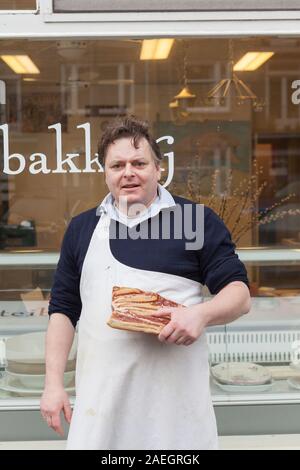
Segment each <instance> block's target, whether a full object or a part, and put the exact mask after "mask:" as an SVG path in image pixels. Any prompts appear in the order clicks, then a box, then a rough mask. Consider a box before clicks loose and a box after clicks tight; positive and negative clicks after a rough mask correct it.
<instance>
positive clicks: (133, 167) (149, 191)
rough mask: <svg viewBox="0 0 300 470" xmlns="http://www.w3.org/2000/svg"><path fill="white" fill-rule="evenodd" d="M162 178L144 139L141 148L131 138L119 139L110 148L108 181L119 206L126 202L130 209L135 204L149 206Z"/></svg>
mask: <svg viewBox="0 0 300 470" xmlns="http://www.w3.org/2000/svg"><path fill="white" fill-rule="evenodd" d="M160 175H161V172H160V168H159V166H157V165H156V163H155V161H154V158H153V154H152V150H151V147H150V145H149V143H148V142H147V140H146V139H145V138H141V139H140V140H139V142H138V148H135V147H134V145H133V140H132V138H131V137H125V138H122V139H118V140H116V141H115V142H113V143H112V144H110V145H109V146H108V149H107V153H106V159H105V176H106V179H105V180H106V184H107V186H108V189H109V190H110V192H111V193H112V195H113V196H114V198H115V199H116V201H117V203H120V202H122V200H123V201H124V198H126V203H127V205H128V206H130V205H132V204H136V203H139V204H143V205H145V206H148V205H149V204H150V203H151V201H152V200H153V199H154V198H155V195H156V192H157V183H158V181H159V179H160ZM120 198H121V199H120Z"/></svg>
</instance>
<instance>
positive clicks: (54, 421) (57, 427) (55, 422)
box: [50, 414, 64, 436]
mask: <svg viewBox="0 0 300 470" xmlns="http://www.w3.org/2000/svg"><path fill="white" fill-rule="evenodd" d="M50 426H51V428H52V429H54V431H55V432H57V433H58V434H60V435H61V436H63V435H64V430H63V428H62V425H61V420H60V415H59V414H56V415H53V416H52V418H51V424H50Z"/></svg>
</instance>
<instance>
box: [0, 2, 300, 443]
mask: <svg viewBox="0 0 300 470" xmlns="http://www.w3.org/2000/svg"><path fill="white" fill-rule="evenodd" d="M4 3H5V2H4ZM6 3H7V2H6ZM14 3H15V5H16V7H17V6H18V4H21V2H18V1H16V2H14ZM27 3H28V4H29V3H32V2H29V1H28V2H27ZM100 29H101V28H100ZM71 36H72V35H71ZM188 36H189V37H186V38H183V37H182V38H180V40H179V39H178V38H175V39H174V41H173V43H172V44H173V46H172V49H171V53H170V54H169V56H168V57H166V58H165V59H164V60H149V61H144V60H141V59H140V52H141V47H142V46H143V43H144V40H143V39H138V40H131V39H128V38H121V37H120V38H108V37H107V38H105V39H101V38H97V37H85V36H84V34H83V39H82V40H80V41H78V38H77V40H75V39H76V38H73V39H74V40H66V41H65V40H62V39H58V38H55V37H54V36H53V37H51V38H50V37H44V38H43V40H39V39H38V38H35V39H34V40H31V39H30V38H28V40H26V41H23V40H22V39H18V38H14V37H11V38H9V39H3V40H1V50H2V51H3V54H4V55H3V56H1V57H4V58H5V57H6V56H11V57H12V58H13V59H14V58H15V57H18V56H19V54H20V50H22V51H23V52H22V54H24V56H25V57H27V58H30V60H31V61H32V64H31V66H32V65H34V66H35V67H34V70H35V72H34V73H33V72H30V70H32V69H27V73H25V72H24V73H21V72H20V73H19V72H16V71H15V70H14V69H13V68H12V67H11V66H10V65H9V64H11V62H9V61H6V62H5V60H4V59H3V58H1V57H0V167H1V168H0V170H1V175H0V375H1V377H0V412H1V426H0V441H1V440H9V439H12V440H15V439H17V438H20V439H22V438H24V439H30V438H33V439H34V438H35V437H34V436H38V437H39V438H49V439H53V438H57V436H56V435H55V434H54V433H53V432H52V431H50V430H48V429H47V427H46V426H45V424H44V422H43V421H42V420H41V417H40V414H39V399H40V395H41V393H42V382H43V379H44V369H43V365H44V364H43V363H44V360H43V353H42V351H41V348H42V344H43V341H42V339H43V335H44V334H45V331H46V328H47V323H48V315H47V305H48V300H49V294H50V289H51V285H52V280H53V274H54V270H55V267H56V264H57V261H58V256H59V254H58V252H59V249H60V246H61V241H62V237H63V234H64V232H65V230H66V226H67V224H68V223H69V221H70V219H71V218H72V217H73V216H76V215H77V214H79V213H81V212H83V211H85V210H87V209H90V208H92V207H96V205H98V204H99V202H100V201H101V200H102V199H103V198H104V196H105V195H106V194H107V187H106V185H105V175H104V171H103V168H100V167H99V162H98V160H97V146H98V141H99V137H100V135H101V134H102V132H103V130H104V129H105V127H106V125H107V123H108V121H109V120H110V119H111V118H113V117H115V116H117V115H124V114H125V113H135V114H136V115H137V116H139V117H141V118H143V119H144V118H145V119H147V120H148V121H149V123H150V124H151V127H152V130H153V131H154V135H155V136H157V139H158V140H159V142H160V143H159V145H160V146H161V151H162V153H163V155H164V159H163V160H162V170H163V177H162V181H161V183H162V184H164V183H165V182H166V181H169V180H171V182H170V184H169V185H168V187H167V189H168V190H170V192H171V193H173V194H176V195H178V196H182V197H186V198H188V199H193V200H194V201H195V202H201V203H204V204H206V205H208V206H210V207H211V208H212V209H213V210H214V211H215V212H216V213H217V214H218V215H219V216H220V217H221V218H222V219H223V220H224V222H225V224H226V225H227V226H228V228H229V230H230V232H231V234H232V239H233V241H234V243H235V244H236V246H237V248H238V253H239V256H240V259H241V260H242V261H243V262H244V263H245V265H246V268H247V271H248V277H249V281H250V288H251V295H252V308H251V311H250V312H249V313H248V314H247V315H244V316H243V317H241V318H239V319H238V320H236V321H235V322H233V323H230V324H228V325H225V326H215V327H210V328H208V329H207V340H208V345H209V350H210V355H209V359H210V366H211V372H212V374H211V390H212V396H213V402H214V405H215V410H216V415H217V420H218V424H219V432H220V433H221V434H247V433H248V434H261V433H273V432H278V433H282V432H286V433H290V432H298V433H300V429H299V423H300V389H299V387H300V385H299V380H300V379H299V377H300V371H299V369H298V364H297V363H298V361H299V341H300V282H299V281H300V278H299V265H300V236H299V234H300V222H299V221H300V217H299V215H300V192H299V188H300V185H299V181H300V158H299V148H300V105H299V103H298V104H297V103H295V101H297V100H295V98H296V97H297V96H298V93H299V90H298V89H295V86H294V85H295V83H296V82H297V80H298V78H299V71H298V68H297V67H296V66H295V64H297V63H298V62H299V58H300V39H299V38H298V37H293V38H292V37H291V38H284V37H279V36H277V35H274V36H270V35H268V36H265V37H260V36H259V35H253V36H249V37H243V38H241V37H236V36H234V35H233V37H231V38H230V37H227V38H223V37H190V34H189V35H188ZM145 41H146V39H145ZM265 48H267V50H268V51H269V52H272V53H273V54H272V55H270V54H269V59H268V60H267V61H266V62H263V63H261V65H260V66H259V67H257V68H255V69H253V70H246V69H242V70H238V71H237V72H236V73H237V76H238V77H239V78H240V79H241V80H242V81H243V83H245V84H246V85H247V86H248V87H249V88H251V90H253V93H254V94H255V100H252V101H251V100H249V99H247V96H246V97H245V96H240V95H239V94H238V95H236V94H235V92H234V90H231V92H230V93H228V94H225V96H224V99H222V100H220V99H219V98H220V97H219V96H217V95H215V96H212V90H213V89H214V88H215V87H216V86H217V85H218V84H219V85H220V84H221V83H223V82H224V79H225V78H227V76H228V70H229V65H230V64H231V62H232V61H233V62H237V61H238V60H239V59H240V58H242V57H243V56H246V54H247V53H248V52H249V51H262V50H264V49H265ZM5 51H6V52H5ZM256 53H258V52H256ZM184 80H185V81H186V84H187V85H188V86H189V88H190V91H191V93H192V95H195V101H194V102H193V104H192V103H190V106H187V104H185V105H184V103H178V102H176V100H175V101H174V98H176V97H177V95H178V93H179V92H180V90H181V88H182V83H183V81H184ZM296 85H297V83H296ZM297 86H298V85H297ZM228 87H229V85H228ZM226 89H227V88H226ZM227 91H228V89H227ZM209 98H213V99H209ZM179 104H180V105H179ZM100 166H101V165H100ZM205 296H206V300H207V299H209V293H208V292H207V294H205ZM28 339H29V340H30V341H29V343H30V344H32V351H31V350H29V351H28V343H27V342H26V340H28ZM75 352H76V340H75V342H74V346H73V350H72V354H71V357H70V358H69V364H68V367H69V370H67V371H66V374H67V375H66V377H65V380H66V386H67V388H68V391H69V394H70V397H71V401H73V400H74V393H75V390H74V380H73V379H74V362H72V361H74V359H75V355H74V354H75ZM31 354H32V355H31ZM24 361H25V362H24ZM26 361H27V362H26ZM15 363H17V364H15ZM20 363H21V364H20ZM232 364H234V365H232ZM253 364H254V365H253ZM291 364H292V365H291ZM24 367H25V369H24ZM26 367H27V369H26ZM234 368H235V369H234ZM37 371H38V373H37ZM34 372H35V373H34ZM18 374H19V375H18ZM20 376H21V377H20ZM37 376H38V377H37ZM283 410H284V416H285V417H286V419H285V420H284V421H283V420H282V418H281V416H282V412H283ZM6 411H7V413H8V414H6ZM26 413H29V414H30V420H31V422H32V420H34V423H35V425H34V427H33V429H34V431H33V433H32V436H30V435H29V433H28V429H27V428H26V426H24V424H23V423H26V422H27V421H26V420H27V418H28V416H29V414H26ZM33 417H34V418H33ZM11 420H15V426H14V429H13V431H12V433H11V435H9V426H6V423H9V422H10V421H11ZM2 423H3V424H2ZM17 432H19V435H18V437H17V436H16V433H17ZM22 433H23V434H22Z"/></svg>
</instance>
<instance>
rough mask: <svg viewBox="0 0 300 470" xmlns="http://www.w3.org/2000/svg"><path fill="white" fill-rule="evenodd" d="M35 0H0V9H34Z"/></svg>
mask: <svg viewBox="0 0 300 470" xmlns="http://www.w3.org/2000/svg"><path fill="white" fill-rule="evenodd" d="M35 9H36V0H0V10H35Z"/></svg>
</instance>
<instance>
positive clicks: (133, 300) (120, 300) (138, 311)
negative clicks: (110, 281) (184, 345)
mask: <svg viewBox="0 0 300 470" xmlns="http://www.w3.org/2000/svg"><path fill="white" fill-rule="evenodd" d="M180 306H181V305H179V304H177V303H176V302H173V301H172V300H168V299H166V298H164V297H162V296H161V295H159V294H156V293H155V292H144V291H142V290H140V289H134V288H130V287H118V286H114V287H113V291H112V307H113V311H112V314H111V316H110V318H109V319H108V321H107V324H108V325H109V326H111V327H112V328H117V329H120V330H130V331H143V332H144V333H152V334H156V335H158V334H159V333H160V331H161V330H162V329H163V328H164V326H166V325H167V324H168V323H169V321H170V319H171V317H170V315H168V316H163V317H155V316H153V315H152V314H153V313H154V312H156V311H157V310H159V309H160V308H161V307H180Z"/></svg>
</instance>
